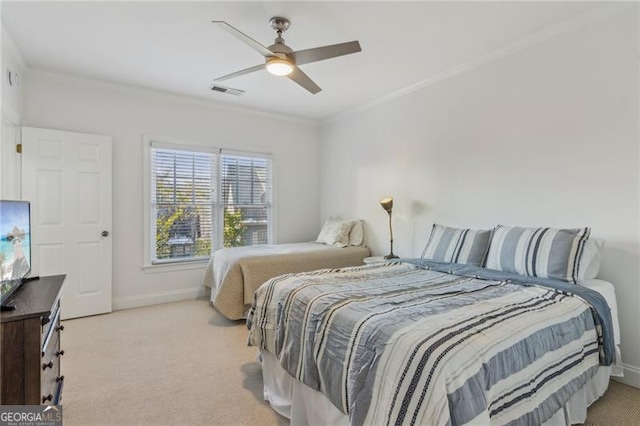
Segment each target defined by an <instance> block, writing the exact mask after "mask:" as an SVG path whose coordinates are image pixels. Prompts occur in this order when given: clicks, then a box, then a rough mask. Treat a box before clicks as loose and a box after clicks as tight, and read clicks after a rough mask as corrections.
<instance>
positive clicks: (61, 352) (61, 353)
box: [56, 349, 64, 356]
mask: <svg viewBox="0 0 640 426" xmlns="http://www.w3.org/2000/svg"><path fill="white" fill-rule="evenodd" d="M62 355H64V349H63V350H61V351H58V352H56V356H62Z"/></svg>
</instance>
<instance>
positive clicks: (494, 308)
mask: <svg viewBox="0 0 640 426" xmlns="http://www.w3.org/2000/svg"><path fill="white" fill-rule="evenodd" d="M452 269H456V270H452ZM482 274H487V275H489V276H482ZM509 275H511V274H502V273H496V272H495V271H493V272H490V271H489V273H487V272H486V270H483V269H482V268H475V269H474V268H469V267H461V266H459V265H443V264H436V263H433V262H426V261H414V262H396V263H388V264H382V265H367V266H361V267H353V268H343V269H337V270H321V271H315V272H311V273H304V274H289V275H283V276H280V277H276V278H273V279H271V280H269V281H267V282H266V283H265V284H264V285H263V286H262V287H260V289H259V290H258V291H257V293H256V295H255V298H254V302H253V305H252V308H251V310H250V311H249V315H248V318H247V325H248V327H249V330H250V332H249V344H251V345H254V346H258V347H260V348H261V349H262V350H267V351H269V352H270V353H272V354H273V355H275V356H276V357H277V358H278V360H279V362H280V364H281V366H282V367H283V368H284V369H285V370H286V371H287V372H288V373H289V374H290V375H291V376H292V377H294V378H296V379H297V380H299V381H301V382H303V383H304V384H306V385H307V386H309V387H311V388H313V389H315V390H318V391H320V392H322V393H324V394H325V395H326V396H327V398H329V400H330V401H331V402H332V403H333V404H334V405H335V406H336V407H338V408H339V409H340V410H341V411H342V412H344V413H346V414H348V415H349V419H350V423H351V424H353V425H362V424H367V425H369V424H375V425H379V424H380V425H382V424H396V425H399V424H429V425H436V424H437V425H448V424H452V425H458V424H468V423H476V424H478V423H481V424H507V423H509V424H522V425H531V424H540V423H542V422H544V421H545V420H547V419H548V418H550V417H551V416H552V415H553V414H554V413H555V412H556V411H557V410H559V409H561V408H562V406H563V405H564V404H565V403H566V402H567V401H568V400H569V399H570V397H571V396H572V395H573V394H574V393H575V392H576V391H577V390H579V389H580V388H581V387H582V386H583V385H584V384H585V383H586V382H587V381H588V380H589V379H590V378H591V377H592V376H593V375H594V374H595V372H596V370H597V369H598V366H599V364H604V365H610V364H611V362H612V361H613V355H612V354H613V353H614V352H613V339H612V338H610V336H611V330H610V328H611V327H610V324H611V319H610V314H609V312H608V307H607V306H606V302H604V299H602V300H599V299H598V294H597V293H596V292H592V293H594V294H588V292H587V293H585V292H584V289H580V290H578V289H577V287H579V286H575V285H572V286H569V285H565V284H566V283H564V284H562V283H557V282H551V283H547V282H540V281H545V280H539V279H537V281H538V282H531V283H522V282H518V281H517V280H514V279H513V278H514V277H513V276H509ZM520 279H522V277H520ZM571 287H573V288H571ZM570 290H578V292H581V293H582V294H580V295H578V294H575V293H576V292H574V291H570ZM586 290H588V289H586ZM585 294H586V296H585ZM609 340H610V341H611V342H609Z"/></svg>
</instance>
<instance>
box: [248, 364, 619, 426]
mask: <svg viewBox="0 0 640 426" xmlns="http://www.w3.org/2000/svg"><path fill="white" fill-rule="evenodd" d="M258 361H259V362H260V363H261V364H262V379H263V381H264V399H265V401H269V404H271V407H272V408H273V409H274V410H275V411H276V412H277V413H279V414H281V415H283V416H285V417H287V418H288V419H290V420H291V424H292V425H294V426H298V425H313V426H316V425H332V426H334V425H335V426H342V425H344V426H347V425H349V417H348V416H347V415H346V414H344V413H342V412H341V411H340V410H338V409H337V408H336V407H335V405H333V404H332V403H331V402H330V401H329V399H328V398H327V397H326V396H324V395H323V394H322V393H320V392H318V391H316V390H313V389H311V388H310V387H308V386H307V385H305V384H303V383H302V382H299V381H297V380H295V379H294V378H293V377H291V376H290V375H289V374H287V372H286V371H285V370H284V369H283V368H282V367H281V366H280V364H279V363H278V360H277V358H276V357H275V356H274V355H272V354H270V353H269V352H266V351H262V352H259V353H258ZM610 375H611V367H600V368H599V369H598V372H597V373H596V375H595V376H594V377H593V378H592V379H591V380H590V381H589V382H588V383H587V385H586V386H585V387H584V388H582V389H581V390H580V391H579V392H578V393H576V394H575V395H574V396H573V397H572V398H571V399H570V400H569V402H568V403H567V405H566V406H565V408H564V409H561V410H559V411H558V412H557V413H556V414H555V415H554V416H553V417H552V418H551V419H549V420H548V421H547V422H545V423H544V424H545V425H548V426H550V425H569V424H576V423H584V422H585V420H586V419H587V407H588V406H589V405H591V404H592V403H593V402H594V401H595V400H596V399H598V398H600V397H601V396H602V395H603V394H604V392H605V391H606V390H607V387H608V386H609V377H610Z"/></svg>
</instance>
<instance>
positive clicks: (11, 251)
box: [0, 201, 31, 296]
mask: <svg viewBox="0 0 640 426" xmlns="http://www.w3.org/2000/svg"><path fill="white" fill-rule="evenodd" d="M29 215H30V205H29V202H27V201H0V281H2V295H3V296H4V295H5V287H12V286H13V284H12V283H11V281H14V280H19V279H21V278H24V277H26V276H27V274H28V273H29V271H30V270H31V229H30V223H29V222H30V217H29ZM5 284H6V285H5ZM6 290H7V291H10V288H7V289H6Z"/></svg>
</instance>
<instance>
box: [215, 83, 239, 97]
mask: <svg viewBox="0 0 640 426" xmlns="http://www.w3.org/2000/svg"><path fill="white" fill-rule="evenodd" d="M211 90H213V91H214V92H220V93H226V94H227V95H234V96H240V95H242V94H243V93H244V90H240V89H233V88H231V87H224V86H220V85H219V84H214V85H213V86H211Z"/></svg>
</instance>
